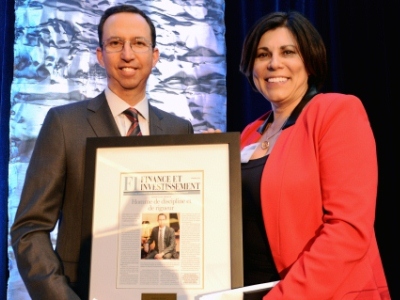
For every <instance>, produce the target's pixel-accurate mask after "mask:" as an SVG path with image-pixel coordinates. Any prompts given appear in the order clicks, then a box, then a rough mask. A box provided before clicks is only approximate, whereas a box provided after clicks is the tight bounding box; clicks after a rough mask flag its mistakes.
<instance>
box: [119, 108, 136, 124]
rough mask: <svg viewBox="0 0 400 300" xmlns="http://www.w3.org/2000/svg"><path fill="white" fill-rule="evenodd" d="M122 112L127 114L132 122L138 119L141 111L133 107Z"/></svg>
mask: <svg viewBox="0 0 400 300" xmlns="http://www.w3.org/2000/svg"><path fill="white" fill-rule="evenodd" d="M122 113H123V114H124V115H126V116H127V117H128V119H129V120H130V121H131V122H133V120H137V119H138V114H139V112H138V111H137V110H136V109H135V108H133V107H130V108H128V109H126V110H124V111H123V112H122Z"/></svg>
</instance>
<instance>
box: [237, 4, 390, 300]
mask: <svg viewBox="0 0 400 300" xmlns="http://www.w3.org/2000/svg"><path fill="white" fill-rule="evenodd" d="M240 70H241V72H242V73H243V74H244V75H245V76H246V77H247V78H248V80H249V82H250V84H251V86H252V87H253V88H254V89H255V90H256V91H258V92H260V93H261V94H262V95H263V96H264V97H265V98H266V99H267V100H268V101H269V102H270V104H271V107H272V110H271V111H269V112H267V113H266V114H264V115H263V116H262V117H260V118H259V119H258V120H256V121H254V122H253V123H251V124H249V125H248V126H247V127H246V128H245V130H244V131H243V132H242V135H241V148H242V153H241V159H242V181H243V182H242V184H243V185H242V186H243V232H244V271H245V274H244V275H245V276H244V277H245V285H251V284H257V283H261V282H268V281H275V280H279V282H278V283H277V284H276V285H275V286H274V287H273V288H272V290H271V291H269V293H268V294H266V295H265V296H264V300H269V299H305V300H312V299H316V300H322V299H390V295H389V290H388V287H387V283H386V279H385V274H384V270H383V267H382V263H381V258H380V254H379V250H378V246H377V242H376V238H375V232H374V218H375V206H376V196H377V174H378V170H377V158H376V146H375V140H374V136H373V133H372V130H371V126H370V123H369V120H368V116H367V113H366V111H365V109H364V107H363V105H362V103H361V101H360V100H359V99H358V98H357V97H355V96H351V95H344V94H337V93H329V94H321V93H318V90H319V89H320V88H321V87H322V85H323V83H324V80H325V77H326V73H327V59H326V50H325V46H324V44H323V41H322V39H321V37H320V35H319V33H318V32H317V31H316V29H315V28H314V27H313V26H312V25H311V23H310V22H309V21H308V20H307V19H305V18H304V17H303V16H302V15H301V14H299V13H297V12H290V13H282V12H275V13H271V14H269V15H267V16H265V17H263V18H262V19H260V20H259V21H258V22H257V24H255V26H254V27H253V29H252V30H251V31H250V33H249V34H248V35H247V37H246V40H245V42H244V46H243V52H242V59H241V64H240Z"/></svg>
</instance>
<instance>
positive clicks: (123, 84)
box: [96, 12, 159, 101]
mask: <svg viewBox="0 0 400 300" xmlns="http://www.w3.org/2000/svg"><path fill="white" fill-rule="evenodd" d="M137 37H142V38H144V39H145V40H147V41H151V31H150V27H149V25H148V24H147V22H146V20H145V19H144V18H143V17H142V16H140V15H139V14H134V13H126V12H123V13H117V14H115V15H112V16H110V17H109V18H108V19H107V20H106V22H105V23H104V27H103V40H102V41H100V42H101V43H103V44H104V43H107V41H110V40H111V39H119V40H122V41H126V42H125V43H124V47H123V49H122V50H121V51H120V52H112V53H109V52H107V51H106V50H105V47H104V46H103V48H100V47H99V48H97V52H96V53H97V59H98V61H99V63H100V65H101V66H102V67H104V68H105V70H106V73H107V83H108V87H109V88H110V89H111V90H112V91H113V92H114V93H115V94H116V95H118V96H119V97H120V98H122V99H123V100H125V101H127V99H132V96H134V95H136V96H137V97H141V98H140V99H139V100H141V99H142V98H143V97H144V96H145V92H146V83H147V79H148V77H149V76H150V73H151V70H152V68H153V67H154V66H155V65H156V63H157V61H158V58H159V51H158V49H157V48H155V49H153V48H152V47H149V48H148V50H147V51H145V52H140V53H137V52H134V51H133V50H132V49H131V47H130V44H129V41H134V40H135V38H137Z"/></svg>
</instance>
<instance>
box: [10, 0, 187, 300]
mask: <svg viewBox="0 0 400 300" xmlns="http://www.w3.org/2000/svg"><path fill="white" fill-rule="evenodd" d="M98 35H99V44H100V46H99V47H98V48H97V52H96V53H97V58H98V61H99V63H100V65H101V66H103V67H104V68H105V70H106V73H107V88H106V89H105V91H103V92H102V93H101V94H100V95H98V96H97V97H95V98H93V99H90V100H85V101H79V102H76V103H73V104H69V105H65V106H59V107H54V108H52V109H50V110H49V112H48V114H47V116H46V118H45V120H44V123H43V125H42V129H41V131H40V133H39V135H38V138H37V141H36V145H35V148H34V150H33V153H32V156H31V160H30V164H29V167H28V170H27V173H26V180H25V184H24V187H23V190H22V195H21V201H20V204H19V207H18V210H17V213H16V217H15V221H14V223H13V225H12V227H11V232H10V234H11V239H12V246H13V249H14V253H15V258H16V262H17V265H18V270H19V272H20V274H21V277H22V279H23V281H24V283H25V285H26V287H27V289H28V292H29V295H30V296H31V298H32V299H57V300H62V299H79V297H82V296H81V295H80V291H79V290H78V288H77V286H78V285H79V283H80V282H79V280H80V279H79V276H78V275H79V272H78V267H79V255H80V250H81V224H82V220H83V219H84V218H85V217H86V216H87V214H88V212H85V211H82V203H83V185H84V166H85V147H86V139H87V138H88V137H107V136H125V135H126V133H127V132H128V129H129V127H130V124H131V121H130V120H129V119H128V118H127V117H126V116H125V114H124V113H123V112H124V111H125V110H126V109H128V108H135V109H136V110H137V111H138V112H139V117H138V118H139V128H140V131H141V134H142V135H149V134H150V135H162V134H188V133H193V127H192V125H191V124H190V122H189V121H187V120H184V119H181V118H178V117H176V116H174V115H172V114H169V113H167V112H164V111H162V110H160V109H157V108H156V107H153V106H151V105H150V104H149V103H148V99H147V98H146V82H147V79H148V77H149V75H150V73H151V70H152V68H153V67H154V66H155V65H156V63H157V61H158V58H159V50H158V49H157V48H156V47H155V44H156V33H155V28H154V25H153V23H152V21H151V20H150V19H149V18H148V17H147V16H146V15H145V14H144V13H143V12H142V11H141V10H139V9H137V8H136V7H134V6H129V5H121V6H115V7H111V8H109V9H107V10H106V11H105V13H104V15H103V16H102V18H101V19H100V22H99V26H98ZM57 223H58V238H57V242H56V248H55V249H53V246H52V242H51V240H50V232H51V231H52V230H53V229H54V228H55V226H56V225H57Z"/></svg>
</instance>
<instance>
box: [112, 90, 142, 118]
mask: <svg viewBox="0 0 400 300" xmlns="http://www.w3.org/2000/svg"><path fill="white" fill-rule="evenodd" d="M104 93H105V95H106V99H107V103H108V106H109V107H110V110H111V113H112V115H113V117H114V118H115V117H116V116H119V115H120V114H121V113H122V112H123V111H124V110H126V109H128V108H129V107H131V106H130V105H129V104H128V103H126V102H125V101H124V100H122V99H121V98H120V97H118V96H117V95H116V94H115V93H114V92H113V91H111V90H110V89H109V88H108V87H106V88H105V90H104ZM133 107H134V108H136V110H137V111H139V112H140V114H141V115H142V117H143V118H144V119H145V120H148V119H149V105H148V99H147V96H145V97H144V98H143V99H142V100H140V101H139V103H137V104H136V105H135V106H133Z"/></svg>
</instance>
